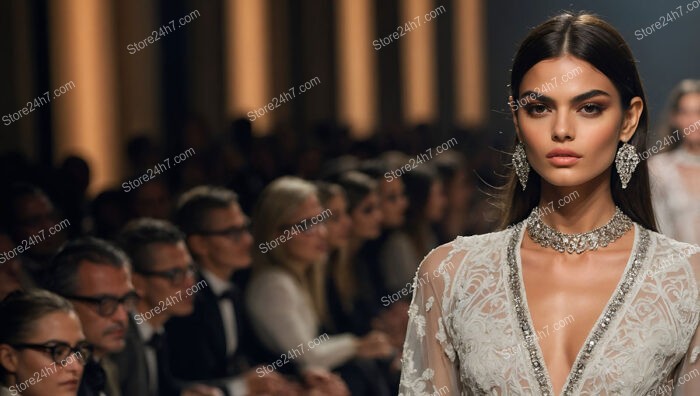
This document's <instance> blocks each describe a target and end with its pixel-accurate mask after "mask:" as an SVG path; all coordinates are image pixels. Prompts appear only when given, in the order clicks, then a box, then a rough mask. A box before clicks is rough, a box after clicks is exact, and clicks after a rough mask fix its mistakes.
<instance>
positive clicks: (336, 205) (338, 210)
mask: <svg viewBox="0 0 700 396" xmlns="http://www.w3.org/2000/svg"><path fill="white" fill-rule="evenodd" d="M326 207H327V208H328V209H329V210H330V211H331V213H333V214H332V215H331V216H330V217H329V218H328V219H327V220H326V221H325V224H326V229H327V230H328V235H327V237H326V240H327V241H328V247H329V248H330V249H338V248H341V247H344V246H346V245H347V244H348V240H349V239H350V228H351V227H352V220H350V215H348V204H347V201H346V200H345V197H344V196H343V195H342V194H338V195H335V196H333V197H332V198H331V199H329V200H328V203H327V204H326Z"/></svg>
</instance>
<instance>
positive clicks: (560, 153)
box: [547, 149, 581, 158]
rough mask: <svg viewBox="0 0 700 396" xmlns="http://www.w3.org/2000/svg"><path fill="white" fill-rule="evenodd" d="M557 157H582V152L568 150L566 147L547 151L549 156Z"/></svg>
mask: <svg viewBox="0 0 700 396" xmlns="http://www.w3.org/2000/svg"><path fill="white" fill-rule="evenodd" d="M555 157H573V158H581V154H579V153H577V152H575V151H571V150H566V149H554V150H552V151H550V152H549V153H547V158H555Z"/></svg>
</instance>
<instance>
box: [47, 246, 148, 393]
mask: <svg viewBox="0 0 700 396" xmlns="http://www.w3.org/2000/svg"><path fill="white" fill-rule="evenodd" d="M47 275H48V276H46V277H45V278H44V280H45V282H44V285H43V286H44V288H45V289H47V290H49V291H52V292H54V293H56V294H59V295H61V296H63V297H65V298H67V299H69V300H70V301H71V302H72V303H73V305H74V306H75V312H76V313H77V314H78V317H79V318H80V322H81V323H82V325H83V331H84V332H85V337H86V339H87V341H88V342H89V343H90V344H92V345H93V347H94V353H93V359H92V360H91V361H89V362H87V363H86V364H85V370H84V372H83V377H82V379H81V382H80V387H79V388H78V396H102V395H107V396H118V395H120V392H119V388H118V386H117V384H116V378H115V377H116V375H115V374H116V373H115V372H114V367H113V366H114V365H113V363H111V362H110V360H109V358H108V356H107V355H108V354H110V353H116V352H119V351H121V350H122V349H124V345H125V341H124V338H125V336H126V329H127V325H128V315H129V312H130V311H132V310H133V309H134V308H135V306H136V302H137V301H138V295H137V294H136V292H135V290H134V287H133V285H132V283H131V270H130V265H129V259H128V258H127V256H126V255H125V254H124V252H123V251H121V249H119V248H117V247H116V246H114V245H112V244H110V243H109V242H107V241H104V240H101V239H97V238H91V237H87V238H79V239H76V240H73V241H70V242H68V243H66V244H65V245H64V246H63V247H61V249H60V250H59V252H58V253H57V254H56V256H55V257H54V258H53V259H52V260H51V263H50V265H49V267H48V269H47ZM125 396H126V395H125Z"/></svg>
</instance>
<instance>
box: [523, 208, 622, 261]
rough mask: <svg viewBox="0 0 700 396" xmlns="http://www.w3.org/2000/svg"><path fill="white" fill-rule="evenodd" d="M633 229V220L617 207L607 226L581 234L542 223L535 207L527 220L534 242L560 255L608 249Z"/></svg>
mask: <svg viewBox="0 0 700 396" xmlns="http://www.w3.org/2000/svg"><path fill="white" fill-rule="evenodd" d="M630 228H632V219H630V218H629V217H627V215H626V214H624V213H622V211H621V210H620V208H618V207H617V206H616V207H615V214H614V215H613V217H612V218H611V219H610V221H608V222H607V224H605V225H603V226H601V227H598V228H596V229H594V230H592V231H588V232H582V233H580V234H564V233H561V232H559V231H557V230H555V229H554V228H552V227H550V226H548V225H547V224H545V223H544V222H543V221H542V217H541V216H540V211H539V208H537V207H535V208H534V209H533V210H532V213H530V217H528V218H527V232H528V234H529V235H530V238H532V240H533V241H535V242H537V243H539V244H540V245H542V246H543V247H552V248H553V249H555V250H556V251H558V252H560V253H564V252H566V253H574V252H576V253H578V254H581V253H583V252H584V251H586V250H596V249H598V248H599V247H606V246H608V245H609V244H611V243H613V242H615V241H616V240H617V239H619V238H620V237H621V236H623V235H624V234H625V233H626V232H627V231H629V229H630Z"/></svg>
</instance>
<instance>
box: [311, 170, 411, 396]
mask: <svg viewBox="0 0 700 396" xmlns="http://www.w3.org/2000/svg"><path fill="white" fill-rule="evenodd" d="M317 188H318V196H319V201H320V203H321V205H322V206H323V207H324V208H327V209H329V210H330V211H331V212H332V213H333V216H331V217H330V218H329V219H328V221H327V222H326V228H327V230H328V233H327V237H326V240H327V242H328V249H329V251H328V262H327V265H326V269H327V272H328V276H327V284H326V290H327V296H328V297H327V301H328V309H329V313H330V323H329V327H330V329H331V331H333V332H336V333H343V332H351V333H353V334H355V335H358V336H363V335H366V334H368V333H370V332H371V331H373V330H381V331H383V330H391V329H393V328H396V330H395V333H396V334H397V336H396V338H397V340H396V342H392V341H393V340H392V337H391V335H389V334H388V335H389V338H388V340H389V341H390V342H391V344H392V346H394V348H396V349H398V348H400V347H401V343H402V342H403V337H404V335H405V324H406V322H407V320H394V321H393V322H392V321H390V320H389V319H391V318H392V317H393V316H401V317H406V319H407V316H406V313H405V312H403V314H399V315H393V316H391V315H388V314H384V313H383V312H381V307H379V306H378V305H379V304H378V302H379V300H377V296H376V293H373V292H372V293H359V292H358V289H360V287H358V283H360V282H359V281H358V277H359V276H360V274H359V273H358V272H361V271H358V270H357V269H356V268H355V266H354V263H353V261H351V260H350V257H349V254H348V244H349V241H350V232H351V230H352V219H351V217H350V216H349V214H348V209H347V208H348V202H347V198H346V197H345V192H344V190H343V188H342V187H340V186H339V185H337V184H331V183H325V182H319V183H317ZM368 297H369V298H368ZM401 324H403V328H400V326H401ZM392 325H393V327H392ZM398 358H399V357H398V356H396V358H395V361H391V360H387V359H381V360H376V361H375V362H371V363H369V364H367V365H366V367H368V369H371V370H372V371H374V372H376V371H378V370H381V373H382V376H383V377H384V378H381V377H378V378H377V380H378V381H384V382H387V383H388V384H391V385H390V387H392V392H391V393H392V394H395V393H396V390H398V388H397V386H398V374H399V370H398V367H399V364H398Z"/></svg>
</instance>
